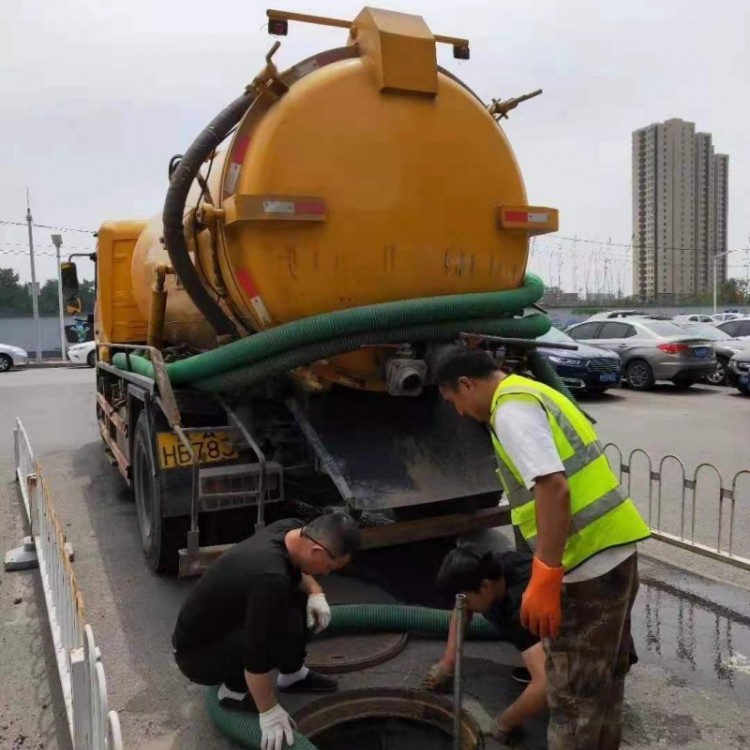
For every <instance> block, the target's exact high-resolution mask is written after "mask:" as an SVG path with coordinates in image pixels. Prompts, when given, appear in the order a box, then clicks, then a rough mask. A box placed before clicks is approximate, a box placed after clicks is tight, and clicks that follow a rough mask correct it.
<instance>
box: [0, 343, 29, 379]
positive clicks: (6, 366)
mask: <svg viewBox="0 0 750 750" xmlns="http://www.w3.org/2000/svg"><path fill="white" fill-rule="evenodd" d="M28 363H29V355H28V353H27V352H26V351H25V350H24V349H21V347H20V346H11V345H10V344H0V372H8V370H12V369H13V368H14V367H23V366H24V365H27V364H28Z"/></svg>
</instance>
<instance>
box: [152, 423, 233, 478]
mask: <svg viewBox="0 0 750 750" xmlns="http://www.w3.org/2000/svg"><path fill="white" fill-rule="evenodd" d="M156 438H157V444H158V446H159V463H160V465H161V468H162V469H179V468H180V467H182V466H191V465H192V461H191V460H190V453H188V450H187V448H186V447H185V446H184V445H183V444H182V443H181V442H180V439H179V438H178V437H177V435H175V434H174V433H173V432H160V433H158V435H157V436H156ZM187 438H188V440H190V444H191V445H192V446H193V450H194V451H195V452H196V453H197V454H198V460H199V461H200V463H202V464H212V463H216V462H217V461H231V460H232V459H235V458H237V457H238V455H239V454H238V453H237V449H236V448H235V447H234V443H232V440H231V438H230V437H229V435H228V434H227V433H226V432H208V431H207V432H189V433H187Z"/></svg>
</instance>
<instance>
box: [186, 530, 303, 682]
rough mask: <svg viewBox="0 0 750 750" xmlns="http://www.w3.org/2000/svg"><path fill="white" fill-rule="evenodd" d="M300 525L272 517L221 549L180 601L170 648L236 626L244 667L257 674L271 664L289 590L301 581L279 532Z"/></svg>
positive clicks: (213, 637)
mask: <svg viewBox="0 0 750 750" xmlns="http://www.w3.org/2000/svg"><path fill="white" fill-rule="evenodd" d="M303 525H304V524H303V523H302V521H300V520H299V519H296V518H290V519H284V520H283V521H276V522H275V523H272V524H269V525H268V526H267V527H266V528H265V529H263V530H262V531H259V532H257V533H256V534H255V535H254V536H251V537H250V538H249V539H245V540H244V541H242V542H240V543H239V544H236V545H235V546H234V547H232V549H230V550H229V551H228V552H225V553H224V554H223V555H222V556H221V557H220V558H219V559H218V560H217V561H216V562H215V563H214V564H213V565H212V566H211V567H210V568H209V569H208V570H207V571H206V573H205V574H204V575H203V577H202V578H201V579H200V580H199V581H198V583H196V584H195V586H194V587H193V589H192V591H191V592H190V595H189V596H188V598H187V600H186V601H185V603H184V604H183V605H182V609H181V610H180V614H179V616H178V618H177V624H176V625H175V629H174V634H173V635H172V645H173V646H174V648H175V649H176V650H177V651H182V652H186V651H195V650H197V649H200V648H202V647H204V646H207V645H209V644H212V643H215V642H216V641H219V640H221V639H222V638H223V637H224V636H226V635H227V634H228V633H230V632H232V631H233V630H237V629H242V630H243V638H242V641H243V662H244V667H245V669H246V670H247V671H248V672H252V673H254V674H262V673H265V672H269V671H270V670H271V669H273V668H274V667H275V666H277V664H278V661H279V656H280V652H281V650H282V649H283V648H284V644H285V642H286V637H285V634H286V630H287V622H288V612H289V608H290V602H291V598H292V594H293V593H294V591H295V590H297V589H298V587H299V584H300V581H301V574H300V571H299V569H298V568H295V567H294V565H292V561H291V560H290V558H289V554H288V552H287V549H286V546H285V544H284V536H285V535H286V533H287V532H289V531H291V530H292V529H299V528H302V526H303Z"/></svg>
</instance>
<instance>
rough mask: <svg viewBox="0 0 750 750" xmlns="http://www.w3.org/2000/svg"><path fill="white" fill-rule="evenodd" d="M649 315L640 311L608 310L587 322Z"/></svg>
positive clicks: (593, 316) (595, 315)
mask: <svg viewBox="0 0 750 750" xmlns="http://www.w3.org/2000/svg"><path fill="white" fill-rule="evenodd" d="M644 315H647V313H645V312H643V311H639V310H608V311H607V312H600V313H595V314H594V315H592V316H591V317H590V318H587V319H586V320H613V319H615V318H636V317H642V316H644Z"/></svg>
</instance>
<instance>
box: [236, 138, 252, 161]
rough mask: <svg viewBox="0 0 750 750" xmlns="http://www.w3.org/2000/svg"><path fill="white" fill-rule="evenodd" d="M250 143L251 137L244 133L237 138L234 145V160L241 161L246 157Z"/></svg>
mask: <svg viewBox="0 0 750 750" xmlns="http://www.w3.org/2000/svg"><path fill="white" fill-rule="evenodd" d="M249 145H250V139H249V138H248V137H247V136H246V135H242V136H240V137H239V138H238V139H237V145H236V146H235V147H234V154H233V156H232V161H234V162H241V161H243V160H244V158H245V154H246V153H247V147H248V146H249Z"/></svg>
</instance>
